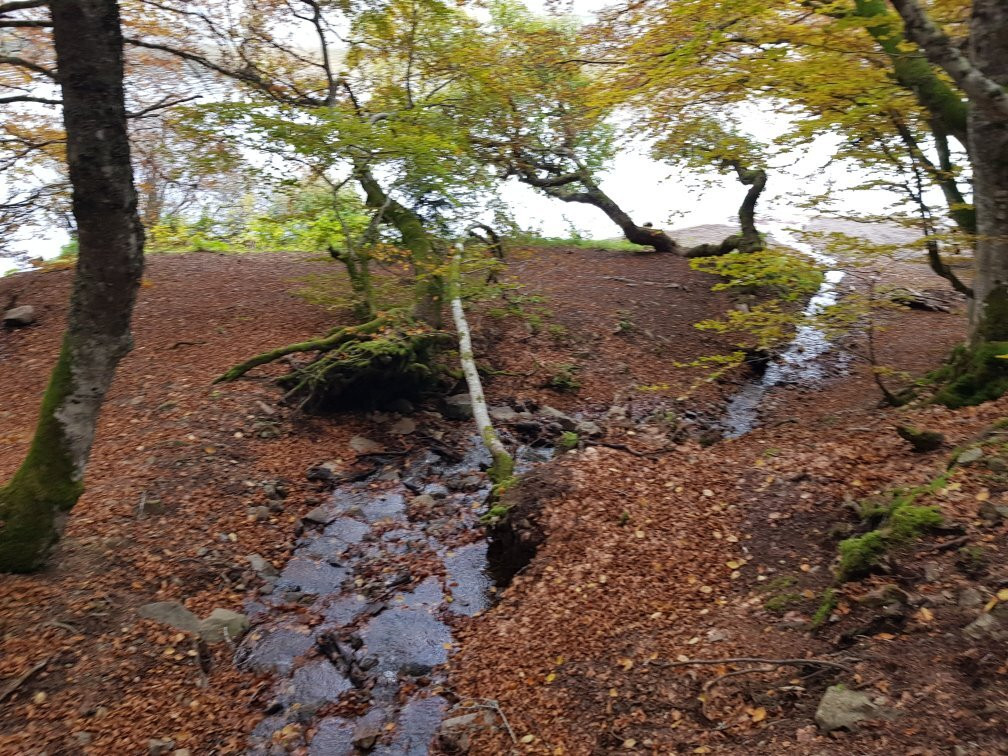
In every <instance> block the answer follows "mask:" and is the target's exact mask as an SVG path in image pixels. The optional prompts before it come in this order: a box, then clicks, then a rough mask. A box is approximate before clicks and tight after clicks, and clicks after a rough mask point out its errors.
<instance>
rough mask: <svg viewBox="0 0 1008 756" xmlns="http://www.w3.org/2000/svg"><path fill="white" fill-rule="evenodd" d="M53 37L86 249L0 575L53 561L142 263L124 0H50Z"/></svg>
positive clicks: (23, 471) (123, 347) (2, 528)
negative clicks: (120, 0)
mask: <svg viewBox="0 0 1008 756" xmlns="http://www.w3.org/2000/svg"><path fill="white" fill-rule="evenodd" d="M50 10H51V14H52V22H53V37H54V42H55V47H56V57H57V64H58V67H59V81H60V86H61V87H62V91H63V119H64V125H65V127H66V136H67V162H68V165H69V171H70V181H71V183H72V184H73V212H74V217H75V218H76V221H77V234H78V239H79V243H80V250H79V254H78V258H77V274H76V278H75V280H74V290H73V295H72V297H71V302H70V312H69V316H68V321H67V331H66V334H65V335H64V338H63V346H62V350H61V352H60V356H59V361H58V362H57V364H56V367H55V369H54V370H53V374H52V377H51V379H50V382H49V387H48V388H47V390H46V393H45V397H44V398H43V400H42V409H41V415H40V417H39V422H38V426H37V428H36V431H35V437H34V438H33V440H32V444H31V448H30V449H29V451H28V455H27V457H26V458H25V460H24V462H23V463H22V465H21V467H20V468H18V470H17V472H16V473H15V474H14V476H13V477H12V478H11V480H10V482H9V483H8V484H7V485H6V486H5V487H4V488H3V489H0V570H3V571H14V572H24V571H29V570H32V569H35V568H37V567H39V566H40V565H42V564H43V563H44V561H45V558H46V555H47V553H48V550H49V547H50V546H51V545H52V544H53V543H54V542H55V541H56V540H57V539H58V538H59V537H60V535H61V533H62V530H63V526H64V523H65V521H66V517H67V514H68V513H69V511H70V509H71V508H72V507H73V506H74V504H75V503H76V502H77V499H78V497H79V496H80V494H81V492H82V490H83V475H84V467H85V465H86V463H87V460H88V456H89V454H90V451H91V443H92V440H93V437H94V431H95V425H96V423H97V421H98V414H99V411H100V409H101V404H102V400H103V398H104V396H105V392H106V391H107V390H108V387H109V385H110V384H111V382H112V377H113V375H114V372H115V368H116V365H117V364H118V362H119V360H120V359H121V358H122V357H123V355H125V354H126V353H127V352H128V351H129V349H130V347H131V344H132V340H131V336H130V330H129V324H130V316H131V313H132V310H133V302H134V300H135V299H136V292H137V288H138V286H139V283H140V276H141V274H142V270H143V229H142V227H141V225H140V221H139V219H138V217H137V195H136V191H135V189H134V186H133V175H132V169H131V166H130V152H129V142H128V139H127V134H126V109H125V104H124V100H123V81H122V80H123V60H122V37H121V31H120V27H119V9H118V5H117V3H116V2H115V0H53V2H52V3H51V8H50Z"/></svg>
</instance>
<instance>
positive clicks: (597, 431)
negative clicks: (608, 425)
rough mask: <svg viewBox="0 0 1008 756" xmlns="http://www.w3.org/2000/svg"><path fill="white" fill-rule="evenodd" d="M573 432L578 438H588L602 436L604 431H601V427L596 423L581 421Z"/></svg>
mask: <svg viewBox="0 0 1008 756" xmlns="http://www.w3.org/2000/svg"><path fill="white" fill-rule="evenodd" d="M574 432H575V433H577V434H578V435H579V436H589V437H594V436H602V435H604V434H605V431H604V430H602V426H601V425H599V424H598V423H593V422H592V421H591V420H582V421H581V422H579V423H578V424H577V427H576V428H574Z"/></svg>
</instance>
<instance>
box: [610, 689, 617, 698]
mask: <svg viewBox="0 0 1008 756" xmlns="http://www.w3.org/2000/svg"><path fill="white" fill-rule="evenodd" d="M617 697H619V691H618V690H616V688H609V698H617Z"/></svg>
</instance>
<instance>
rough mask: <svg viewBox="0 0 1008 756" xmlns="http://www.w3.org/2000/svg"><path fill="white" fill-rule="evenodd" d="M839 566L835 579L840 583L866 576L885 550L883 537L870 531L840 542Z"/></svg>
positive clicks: (879, 533) (880, 532)
mask: <svg viewBox="0 0 1008 756" xmlns="http://www.w3.org/2000/svg"><path fill="white" fill-rule="evenodd" d="M839 549H840V564H839V566H838V567H837V579H838V580H840V581H841V582H843V581H846V580H853V579H855V578H858V577H863V576H864V575H867V574H868V573H869V572H870V571H871V568H872V567H874V566H875V564H876V563H877V562H878V559H879V557H881V556H882V555H883V554H884V553H885V550H886V540H885V535H884V534H883V533H882V531H880V530H872V531H870V532H868V533H865V534H864V535H860V536H856V537H855V538H848V539H847V540H845V541H841V542H840V546H839Z"/></svg>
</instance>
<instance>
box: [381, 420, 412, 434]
mask: <svg viewBox="0 0 1008 756" xmlns="http://www.w3.org/2000/svg"><path fill="white" fill-rule="evenodd" d="M416 429H417V424H416V421H415V420H413V419H412V418H409V417H402V418H399V419H398V420H396V421H395V422H394V423H392V425H390V426H389V428H388V432H389V433H394V434H395V435H397V436H405V435H407V434H409V433H413V431H415V430H416Z"/></svg>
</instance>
